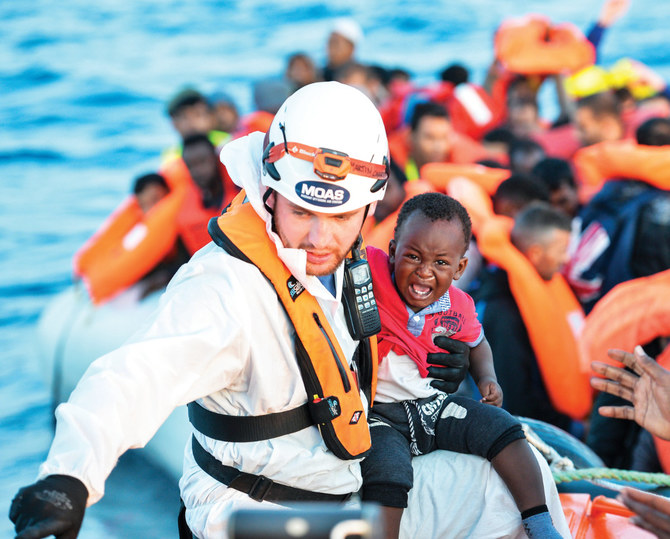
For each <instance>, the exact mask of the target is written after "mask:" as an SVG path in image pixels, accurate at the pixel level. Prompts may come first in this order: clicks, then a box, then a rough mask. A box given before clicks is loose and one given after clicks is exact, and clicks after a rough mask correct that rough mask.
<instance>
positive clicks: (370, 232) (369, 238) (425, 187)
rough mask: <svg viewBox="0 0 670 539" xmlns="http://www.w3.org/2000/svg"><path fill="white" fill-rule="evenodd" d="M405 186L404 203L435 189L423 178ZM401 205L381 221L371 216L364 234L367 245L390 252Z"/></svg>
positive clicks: (366, 222)
mask: <svg viewBox="0 0 670 539" xmlns="http://www.w3.org/2000/svg"><path fill="white" fill-rule="evenodd" d="M404 186H405V200H403V204H404V203H405V202H407V201H408V200H409V199H410V198H412V197H413V196H416V195H419V194H421V193H428V192H429V191H433V190H434V189H433V188H432V187H431V185H430V184H429V183H428V182H425V181H423V180H417V181H414V182H407V183H405V184H404ZM401 207H402V204H401V205H400V207H398V209H397V210H396V211H394V212H393V213H392V214H391V215H389V216H388V217H386V219H384V220H383V221H381V222H379V223H377V222H376V221H375V220H374V219H373V218H369V219H367V220H366V221H365V225H364V226H363V231H362V234H363V239H364V240H365V244H366V245H371V246H372V247H376V248H377V249H381V250H382V251H384V252H385V253H388V248H389V242H390V241H391V240H392V239H393V235H394V232H395V223H396V221H397V220H398V214H399V213H400V208H401Z"/></svg>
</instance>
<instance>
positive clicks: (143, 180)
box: [133, 173, 170, 213]
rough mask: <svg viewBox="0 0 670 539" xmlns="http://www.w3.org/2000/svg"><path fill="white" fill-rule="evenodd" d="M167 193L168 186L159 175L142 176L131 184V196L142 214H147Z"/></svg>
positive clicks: (168, 190)
mask: <svg viewBox="0 0 670 539" xmlns="http://www.w3.org/2000/svg"><path fill="white" fill-rule="evenodd" d="M169 192H170V189H169V187H168V184H167V182H166V181H165V178H164V177H163V176H161V175H160V174H156V173H151V174H144V175H142V176H139V177H138V178H136V179H135V182H134V183H133V194H134V195H135V198H136V199H137V203H138V204H139V206H140V209H141V210H142V212H143V213H147V212H148V211H149V210H150V209H151V208H153V207H154V206H155V205H156V204H158V202H160V200H161V199H162V198H164V197H166V196H167V195H168V193H169Z"/></svg>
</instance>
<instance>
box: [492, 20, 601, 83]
mask: <svg viewBox="0 0 670 539" xmlns="http://www.w3.org/2000/svg"><path fill="white" fill-rule="evenodd" d="M494 49H495V55H496V58H497V59H498V60H499V61H500V62H501V63H502V65H503V66H504V67H505V68H506V69H508V70H509V71H512V72H514V73H521V74H526V75H529V74H554V73H564V72H568V73H572V72H574V71H578V70H579V69H582V68H584V67H587V66H589V65H592V64H593V63H594V62H595V48H594V47H593V45H592V44H591V42H589V40H588V39H586V37H585V36H584V34H583V33H582V32H581V31H580V30H579V29H578V28H577V27H576V26H574V25H573V24H571V23H562V24H557V25H554V24H552V23H551V22H550V21H549V19H548V18H546V17H544V16H542V15H534V14H531V15H526V16H524V17H520V18H515V19H507V20H505V21H503V23H502V24H501V25H500V27H499V28H498V30H497V31H496V34H495V38H494Z"/></svg>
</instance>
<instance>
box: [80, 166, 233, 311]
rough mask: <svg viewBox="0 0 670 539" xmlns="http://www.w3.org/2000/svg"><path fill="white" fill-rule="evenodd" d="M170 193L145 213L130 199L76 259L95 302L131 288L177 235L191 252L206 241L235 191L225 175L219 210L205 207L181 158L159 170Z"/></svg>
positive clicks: (92, 238)
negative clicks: (210, 227)
mask: <svg viewBox="0 0 670 539" xmlns="http://www.w3.org/2000/svg"><path fill="white" fill-rule="evenodd" d="M161 174H162V175H163V177H164V178H165V181H166V182H167V184H168V187H169V189H170V192H169V193H168V195H167V196H165V197H164V198H162V199H161V200H160V201H159V202H158V203H157V204H156V205H155V206H154V207H153V208H151V210H149V212H148V213H147V214H146V215H145V214H144V213H143V212H142V210H141V209H140V207H139V205H138V204H137V201H136V199H135V197H128V199H126V200H125V201H124V202H123V203H122V204H121V205H120V206H119V208H118V209H117V210H115V211H114V213H112V215H111V216H110V217H109V218H108V219H107V220H106V221H105V223H104V224H103V225H102V227H101V228H100V229H99V230H98V231H97V232H96V233H95V234H94V235H93V236H92V237H91V238H90V239H89V240H88V241H87V242H86V243H85V244H84V245H83V246H82V248H81V249H80V250H79V251H78V252H77V253H76V254H75V257H74V273H75V275H77V276H79V277H81V279H82V280H83V282H84V284H85V286H86V288H87V290H88V292H89V295H90V297H91V299H92V301H93V303H95V304H99V303H102V302H104V301H106V300H108V299H109V298H111V297H112V296H113V295H114V294H116V293H117V292H119V291H121V290H123V289H124V288H127V287H128V286H131V285H133V284H135V283H136V282H137V281H139V280H140V279H141V278H142V277H144V276H145V275H146V274H147V273H148V272H149V271H151V269H153V268H154V267H155V266H156V265H157V264H158V263H159V262H160V261H161V260H163V259H164V258H165V257H166V256H168V255H169V254H170V252H171V251H172V249H173V248H174V246H175V242H176V240H177V237H181V238H182V240H183V242H184V245H185V246H186V248H187V250H188V251H189V253H190V254H193V253H195V252H196V251H197V250H198V249H200V248H201V247H203V246H204V245H205V244H207V243H208V242H209V239H210V238H209V235H208V233H207V223H208V221H209V219H210V218H212V217H215V216H218V215H219V214H220V212H221V209H222V208H223V207H225V205H227V204H228V202H230V200H232V198H233V197H234V196H235V194H236V193H237V192H238V191H239V188H238V187H237V186H236V185H234V184H233V183H232V181H231V180H230V178H229V177H228V175H227V174H224V180H223V181H224V189H225V192H224V201H223V204H222V206H221V207H217V208H209V209H206V208H203V207H202V205H201V202H200V201H201V194H200V191H199V189H198V188H197V186H196V185H195V184H194V183H193V181H192V180H191V176H190V174H189V171H188V168H187V167H186V164H185V163H184V160H183V159H181V158H175V159H170V160H169V161H168V162H167V163H166V164H165V165H164V167H163V168H162V169H161Z"/></svg>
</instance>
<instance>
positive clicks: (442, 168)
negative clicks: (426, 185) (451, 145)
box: [421, 163, 511, 195]
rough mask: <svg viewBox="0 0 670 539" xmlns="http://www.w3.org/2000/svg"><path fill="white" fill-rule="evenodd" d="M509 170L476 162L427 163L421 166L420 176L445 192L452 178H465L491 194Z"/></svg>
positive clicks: (436, 188) (505, 177)
mask: <svg viewBox="0 0 670 539" xmlns="http://www.w3.org/2000/svg"><path fill="white" fill-rule="evenodd" d="M510 174H511V172H510V171H509V170H507V169H502V168H490V167H485V166H484V165H478V164H461V165H459V164H455V163H428V164H426V165H424V166H423V167H421V178H423V179H424V180H426V181H428V182H430V183H431V184H432V185H433V187H434V188H435V190H436V191H439V192H441V193H445V192H447V190H448V187H449V184H450V182H451V181H452V180H453V179H454V178H467V179H469V180H471V181H473V182H474V183H476V184H477V185H480V186H481V187H483V188H484V190H485V191H486V192H487V193H488V194H489V195H493V194H495V192H496V189H498V186H499V185H500V184H501V183H502V182H503V180H506V179H507V178H509V176H510Z"/></svg>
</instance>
